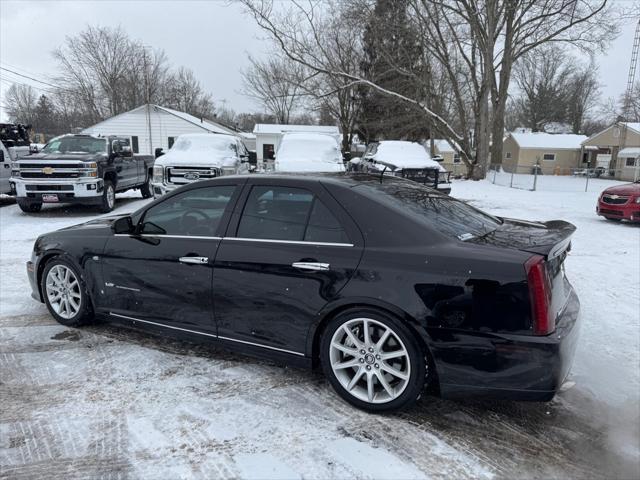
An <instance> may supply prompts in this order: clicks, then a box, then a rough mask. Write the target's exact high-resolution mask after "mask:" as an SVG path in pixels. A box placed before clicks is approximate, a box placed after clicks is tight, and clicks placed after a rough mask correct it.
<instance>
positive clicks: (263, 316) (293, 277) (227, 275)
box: [213, 178, 363, 355]
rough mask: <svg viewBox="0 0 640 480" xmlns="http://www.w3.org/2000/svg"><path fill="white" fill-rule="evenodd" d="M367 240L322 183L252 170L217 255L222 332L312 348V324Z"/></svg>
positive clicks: (265, 343) (291, 348)
mask: <svg viewBox="0 0 640 480" xmlns="http://www.w3.org/2000/svg"><path fill="white" fill-rule="evenodd" d="M287 182H289V183H287ZM291 182H294V183H291ZM362 246H363V240H362V236H361V234H360V232H359V230H358V229H357V226H356V225H355V224H354V223H353V221H352V220H351V219H350V217H349V216H348V215H347V214H346V212H345V211H344V210H343V209H342V207H341V206H340V205H339V204H338V203H337V202H336V201H335V200H334V199H333V197H332V196H331V195H330V194H329V193H328V192H327V191H326V190H325V189H324V187H322V185H321V184H320V183H318V182H308V183H307V186H306V187H300V186H297V184H296V183H295V181H287V180H277V179H268V178H252V179H251V180H249V181H248V183H247V184H246V186H245V189H244V192H243V195H242V197H241V199H240V200H239V202H238V204H237V206H236V210H235V211H234V214H233V216H232V220H231V223H230V225H229V229H228V231H227V235H226V236H225V238H224V240H223V241H222V243H221V244H220V247H219V248H218V254H217V256H216V260H215V267H214V275H213V277H214V278H213V295H214V304H215V317H216V322H217V324H218V334H219V336H220V337H221V338H223V339H229V340H233V341H239V342H244V343H249V344H253V345H257V346H261V347H266V348H271V349H275V350H282V351H285V352H288V353H294V354H298V355H304V354H305V351H306V341H307V334H308V331H309V327H310V326H311V325H312V324H313V323H314V322H315V321H316V319H317V317H316V316H317V314H318V312H319V311H320V310H321V309H322V308H323V307H324V306H325V305H326V304H327V302H330V301H331V300H334V299H336V298H338V297H339V295H340V291H341V289H342V288H343V287H344V286H345V285H346V283H347V282H348V281H349V279H350V278H351V276H352V275H353V274H354V272H355V270H356V268H357V266H358V263H359V261H360V257H361V254H362Z"/></svg>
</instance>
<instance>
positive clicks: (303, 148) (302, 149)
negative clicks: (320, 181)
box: [275, 133, 345, 173]
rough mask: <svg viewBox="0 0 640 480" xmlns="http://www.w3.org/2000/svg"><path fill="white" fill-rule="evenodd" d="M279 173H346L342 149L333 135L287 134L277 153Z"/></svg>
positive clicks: (276, 167) (276, 166)
mask: <svg viewBox="0 0 640 480" xmlns="http://www.w3.org/2000/svg"><path fill="white" fill-rule="evenodd" d="M275 169H276V171H277V172H292V173H293V172H344V171H345V168H344V162H343V160H342V154H341V153H340V147H339V145H338V142H337V141H336V139H335V138H334V137H333V136H331V135H325V134H321V133H287V134H285V135H284V136H283V137H282V141H281V142H280V146H279V147H278V151H277V152H276V161H275Z"/></svg>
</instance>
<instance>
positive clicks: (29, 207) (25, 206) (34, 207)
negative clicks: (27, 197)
mask: <svg viewBox="0 0 640 480" xmlns="http://www.w3.org/2000/svg"><path fill="white" fill-rule="evenodd" d="M17 203H18V206H19V207H20V210H22V211H23V212H25V213H38V212H39V211H40V210H41V209H42V204H41V203H30V202H25V201H24V200H22V199H20V198H19V199H18V200H17Z"/></svg>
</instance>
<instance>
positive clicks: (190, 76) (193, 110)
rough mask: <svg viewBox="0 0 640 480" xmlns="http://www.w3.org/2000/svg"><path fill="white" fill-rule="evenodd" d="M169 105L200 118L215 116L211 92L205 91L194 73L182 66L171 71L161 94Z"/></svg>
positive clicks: (163, 101) (164, 102) (164, 101)
mask: <svg viewBox="0 0 640 480" xmlns="http://www.w3.org/2000/svg"><path fill="white" fill-rule="evenodd" d="M161 95H162V96H161V98H162V103H163V104H164V105H166V106H167V107H170V108H173V109H175V110H180V111H182V112H187V113H190V114H192V115H195V116H196V117H200V118H213V116H214V114H215V108H214V105H213V99H212V97H211V94H208V93H206V92H205V91H204V89H203V88H202V86H201V85H200V82H199V81H198V79H197V78H196V76H195V75H194V73H193V72H192V71H191V70H189V69H188V68H184V67H180V68H179V69H178V70H177V71H176V72H174V73H170V74H169V75H168V77H167V79H166V82H165V85H164V87H163V92H162V94H161Z"/></svg>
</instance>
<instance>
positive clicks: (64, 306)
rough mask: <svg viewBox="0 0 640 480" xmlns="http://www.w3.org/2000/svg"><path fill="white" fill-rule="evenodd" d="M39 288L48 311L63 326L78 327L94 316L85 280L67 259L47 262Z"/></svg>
mask: <svg viewBox="0 0 640 480" xmlns="http://www.w3.org/2000/svg"><path fill="white" fill-rule="evenodd" d="M41 288H42V295H43V296H44V301H45V303H46V305H47V308H48V309H49V312H50V313H51V315H53V317H54V318H55V319H56V320H57V321H58V322H59V323H61V324H62V325H66V326H68V327H78V326H80V325H83V324H85V323H88V322H89V321H91V319H92V318H93V310H92V308H91V302H90V301H89V293H88V291H87V288H86V285H85V283H84V280H82V276H81V275H80V273H79V272H78V271H77V270H76V268H75V267H74V266H72V265H71V264H70V263H69V262H67V261H65V260H62V259H58V258H55V259H53V260H51V261H50V262H49V263H47V265H46V266H45V268H44V271H43V273H42V284H41Z"/></svg>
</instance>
